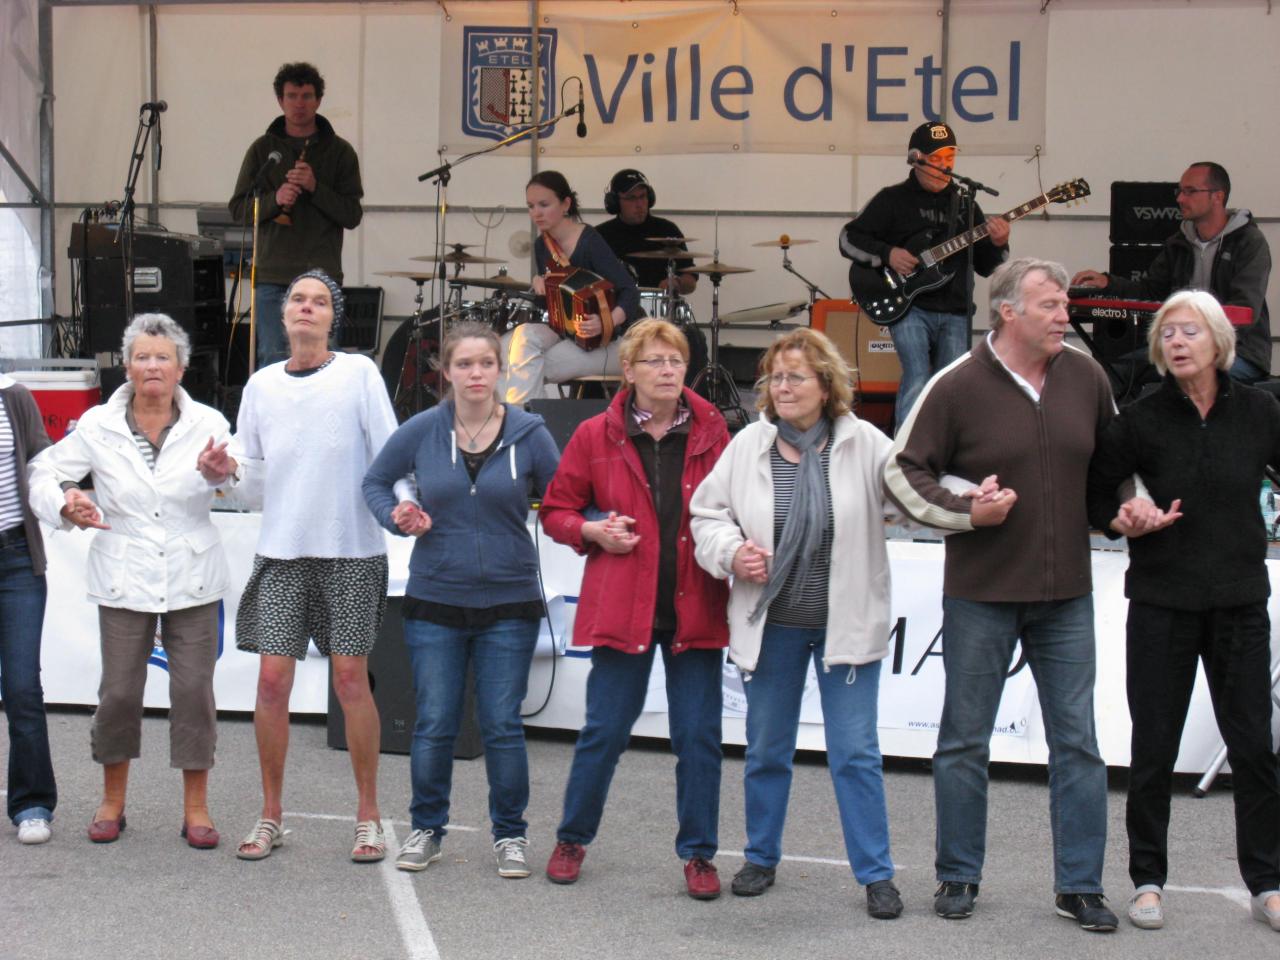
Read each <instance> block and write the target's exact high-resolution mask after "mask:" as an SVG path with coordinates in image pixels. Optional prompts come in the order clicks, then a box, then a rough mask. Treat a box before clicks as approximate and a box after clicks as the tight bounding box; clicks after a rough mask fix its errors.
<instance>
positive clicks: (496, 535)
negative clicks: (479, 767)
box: [364, 322, 560, 877]
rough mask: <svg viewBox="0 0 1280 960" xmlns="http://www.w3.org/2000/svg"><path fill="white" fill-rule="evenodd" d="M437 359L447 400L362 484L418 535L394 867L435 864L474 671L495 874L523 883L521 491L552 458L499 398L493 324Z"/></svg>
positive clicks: (532, 584) (408, 605)
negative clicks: (403, 801) (405, 815)
mask: <svg viewBox="0 0 1280 960" xmlns="http://www.w3.org/2000/svg"><path fill="white" fill-rule="evenodd" d="M440 360H441V369H442V370H443V372H444V376H445V379H446V380H447V381H448V383H449V393H448V395H447V397H446V398H445V400H444V402H442V403H441V404H439V405H438V406H436V407H433V408H431V409H430V410H426V411H424V412H423V413H419V414H418V415H416V416H414V417H412V418H411V419H410V420H408V421H407V422H406V423H404V424H403V425H402V426H401V427H400V429H398V430H397V431H396V432H395V433H394V434H393V435H392V437H391V439H390V440H388V441H387V443H386V446H384V447H383V448H382V452H381V453H379V454H378V457H377V458H376V459H375V460H374V462H373V465H372V466H371V467H370V468H369V472H368V474H366V476H365V479H364V495H365V500H366V501H367V502H368V504H369V509H370V510H371V511H373V514H374V516H375V517H377V518H378V522H379V523H381V524H382V525H383V526H384V527H385V528H387V529H388V530H390V531H391V532H392V533H399V534H404V535H408V536H414V537H417V539H418V542H417V543H416V544H414V547H413V554H412V556H411V557H410V559H409V583H408V586H407V587H406V588H405V597H404V608H403V609H404V639H405V645H406V646H407V647H408V650H409V657H410V661H411V664H412V669H413V680H414V689H415V691H416V696H417V704H418V717H417V723H416V726H415V727H414V735H413V751H412V753H411V755H410V774H411V777H412V781H413V801H412V803H411V805H410V808H409V809H410V814H411V816H412V820H413V831H412V832H411V833H410V834H409V837H408V839H407V840H406V841H405V843H404V846H403V847H402V848H401V850H400V853H399V855H398V856H397V858H396V866H397V867H399V868H400V869H402V870H425V869H426V868H427V867H428V866H429V865H430V864H431V863H433V862H435V861H436V860H438V859H440V843H441V841H442V840H443V839H444V835H445V826H446V824H447V823H448V820H449V790H450V785H451V781H452V776H453V746H454V741H455V740H456V739H457V735H458V727H459V723H460V721H461V716H462V703H463V690H464V688H465V686H466V675H467V664H468V663H469V662H470V663H472V664H474V669H475V678H476V704H477V708H478V710H477V712H478V718H479V722H480V729H481V733H482V735H483V737H484V746H485V755H484V756H485V769H486V771H487V773H488V776H489V812H490V816H491V818H492V820H493V839H494V853H495V855H496V858H497V863H498V873H499V874H500V875H501V876H504V877H526V876H528V875H529V867H528V864H527V859H526V857H525V847H526V846H527V844H528V840H527V839H526V836H525V833H526V829H527V826H528V825H527V823H526V821H525V818H524V811H525V806H526V805H527V803H528V800H529V763H528V755H527V753H526V751H525V743H524V727H523V725H522V723H521V720H520V704H521V703H522V702H523V701H524V698H525V693H526V690H527V687H528V678H529V665H530V663H531V661H532V659H533V649H534V646H535V644H536V642H537V637H538V622H539V620H540V619H541V617H542V613H543V609H542V599H541V591H540V589H539V586H538V559H537V554H536V552H535V550H534V544H533V541H532V539H531V538H530V536H529V530H528V527H527V525H526V521H527V518H528V514H529V494H530V491H531V490H533V491H537V492H538V493H539V494H541V492H542V490H543V489H544V488H545V487H546V484H547V482H548V481H549V480H550V479H551V477H552V475H553V474H554V473H555V470H556V465H557V464H558V462H559V459H560V458H559V454H558V453H557V451H556V445H555V441H554V440H552V438H551V434H550V433H548V432H547V428H546V427H545V426H544V425H543V421H542V418H541V417H539V416H536V415H535V414H531V413H526V412H525V411H524V410H522V409H521V408H520V407H518V406H512V405H509V404H504V403H502V402H501V401H500V400H499V399H498V395H497V390H496V388H497V383H498V379H499V376H500V375H501V372H502V358H501V351H500V348H499V341H498V337H497V336H496V335H495V334H494V332H493V330H492V329H491V328H489V327H486V326H484V325H483V324H479V323H471V322H467V323H460V324H457V325H455V326H453V327H452V328H451V329H450V331H449V333H448V334H446V336H445V340H444V345H443V348H442V350H441V354H440ZM409 472H412V473H413V474H414V475H415V476H416V478H417V483H418V491H419V500H420V501H421V503H420V504H418V503H413V502H412V501H408V500H405V501H401V502H399V503H397V498H396V495H395V493H394V492H393V489H392V487H393V484H394V483H395V481H396V480H397V479H399V478H400V477H402V476H404V475H405V474H406V473H409Z"/></svg>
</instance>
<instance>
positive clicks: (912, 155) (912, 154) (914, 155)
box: [907, 147, 924, 167]
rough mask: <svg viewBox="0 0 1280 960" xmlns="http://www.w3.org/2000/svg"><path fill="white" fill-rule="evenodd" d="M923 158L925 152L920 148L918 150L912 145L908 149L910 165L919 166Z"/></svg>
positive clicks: (908, 162)
mask: <svg viewBox="0 0 1280 960" xmlns="http://www.w3.org/2000/svg"><path fill="white" fill-rule="evenodd" d="M923 160H924V154H923V153H921V152H920V151H919V150H917V149H916V148H915V147H912V148H911V149H910V150H908V151H907V164H908V165H909V166H912V167H915V166H918V165H919V164H920V163H921V162H922V161H923Z"/></svg>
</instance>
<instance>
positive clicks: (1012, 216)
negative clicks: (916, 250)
mask: <svg viewBox="0 0 1280 960" xmlns="http://www.w3.org/2000/svg"><path fill="white" fill-rule="evenodd" d="M1048 203H1049V197H1048V196H1047V195H1046V194H1043V193H1042V194H1040V196H1038V197H1036V198H1034V199H1032V200H1028V201H1027V202H1026V203H1024V204H1022V206H1020V207H1014V208H1013V209H1012V210H1008V211H1006V212H1005V213H1002V214H1000V219H1001V220H1004V221H1005V222H1006V223H1013V221H1015V220H1021V219H1022V218H1023V217H1025V216H1026V215H1027V214H1029V213H1034V212H1035V211H1036V210H1039V209H1040V208H1041V207H1043V206H1046V205H1047V204H1048ZM990 232H991V230H990V228H989V227H988V226H987V225H986V224H985V223H980V224H978V225H977V226H976V227H974V228H973V229H972V230H966V231H965V232H964V233H959V234H956V235H955V236H954V237H952V238H951V239H950V240H944V241H942V243H940V244H938V245H937V246H936V247H930V248H929V249H928V250H926V251H925V252H924V253H923V254H922V255H921V256H920V259H921V261H923V262H924V263H925V264H928V265H930V266H932V265H933V264H935V263H937V262H938V261H940V260H945V259H946V258H947V257H950V256H952V255H954V254H957V253H959V252H960V251H961V250H964V249H966V248H968V247H971V246H973V244H975V243H977V242H978V241H979V240H985V239H986V238H987V234H989V233H990Z"/></svg>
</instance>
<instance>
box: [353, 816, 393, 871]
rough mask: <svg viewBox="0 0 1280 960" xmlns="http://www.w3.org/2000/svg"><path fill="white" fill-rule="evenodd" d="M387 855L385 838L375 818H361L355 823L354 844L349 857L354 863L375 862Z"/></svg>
mask: <svg viewBox="0 0 1280 960" xmlns="http://www.w3.org/2000/svg"><path fill="white" fill-rule="evenodd" d="M386 855H387V838H386V837H385V836H384V835H383V833H382V824H380V823H378V821H377V820H361V821H360V822H358V823H357V824H356V845H355V846H354V847H352V848H351V859H352V860H354V861H355V862H356V863H376V862H377V861H379V860H381V859H382V858H383V857H385V856H386Z"/></svg>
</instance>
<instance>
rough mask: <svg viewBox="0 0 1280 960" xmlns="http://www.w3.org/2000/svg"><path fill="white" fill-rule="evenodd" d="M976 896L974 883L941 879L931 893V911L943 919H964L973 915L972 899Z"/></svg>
mask: <svg viewBox="0 0 1280 960" xmlns="http://www.w3.org/2000/svg"><path fill="white" fill-rule="evenodd" d="M977 898H978V885H977V884H976V883H958V882H956V881H955V880H943V881H942V882H941V883H940V884H938V892H937V893H935V894H934V895H933V912H934V913H936V914H937V915H938V916H940V917H942V918H943V919H944V920H964V919H965V918H966V917H971V916H973V901H974V900H976V899H977Z"/></svg>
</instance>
